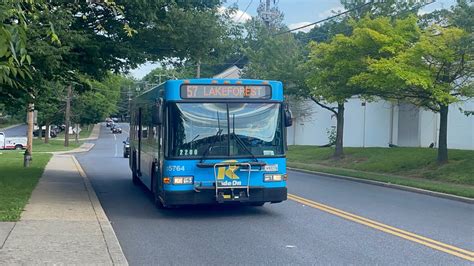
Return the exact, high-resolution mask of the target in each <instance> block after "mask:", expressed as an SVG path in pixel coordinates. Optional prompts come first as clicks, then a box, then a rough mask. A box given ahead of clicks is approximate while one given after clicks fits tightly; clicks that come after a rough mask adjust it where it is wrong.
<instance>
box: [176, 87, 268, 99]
mask: <svg viewBox="0 0 474 266" xmlns="http://www.w3.org/2000/svg"><path fill="white" fill-rule="evenodd" d="M271 96H272V91H271V89H270V86H268V85H182V86H181V98H186V99H220V98H223V99H224V98H225V99H255V100H259V99H270V98H271Z"/></svg>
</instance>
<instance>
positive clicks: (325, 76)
mask: <svg viewBox="0 0 474 266" xmlns="http://www.w3.org/2000/svg"><path fill="white" fill-rule="evenodd" d="M352 26H353V31H352V34H351V35H350V36H345V35H342V34H338V35H336V36H334V37H333V38H332V39H331V41H330V42H329V43H324V42H323V43H316V42H312V43H310V45H309V49H310V54H309V57H308V61H307V62H306V63H305V66H304V68H305V70H306V72H307V73H308V74H307V77H306V82H307V85H308V86H309V88H310V95H311V97H312V99H313V100H314V102H316V104H318V105H319V106H320V107H322V108H324V109H327V110H329V111H331V112H332V113H334V115H335V116H336V119H337V127H336V149H335V152H334V157H335V158H341V157H342V156H343V135H344V109H345V107H344V104H345V102H346V101H347V100H348V99H350V98H351V97H353V96H361V97H364V96H367V95H368V93H367V89H366V88H365V87H364V86H360V85H359V84H355V83H352V82H351V81H352V79H353V78H354V77H355V76H358V75H360V74H361V73H364V72H365V71H366V69H367V67H368V63H369V62H370V61H371V60H375V59H382V58H390V57H392V56H393V55H394V54H395V53H396V52H397V51H398V50H400V49H401V48H404V47H407V46H409V45H410V44H411V42H412V41H413V39H416V38H417V36H418V30H417V27H416V18H415V17H409V18H407V19H403V20H394V21H393V20H390V19H389V18H382V17H380V18H376V19H371V18H369V17H365V18H363V19H361V20H359V21H357V22H355V21H353V22H352ZM328 104H336V105H337V107H334V106H333V105H328Z"/></svg>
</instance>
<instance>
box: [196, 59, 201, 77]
mask: <svg viewBox="0 0 474 266" xmlns="http://www.w3.org/2000/svg"><path fill="white" fill-rule="evenodd" d="M200 77H201V60H198V62H197V65H196V78H200Z"/></svg>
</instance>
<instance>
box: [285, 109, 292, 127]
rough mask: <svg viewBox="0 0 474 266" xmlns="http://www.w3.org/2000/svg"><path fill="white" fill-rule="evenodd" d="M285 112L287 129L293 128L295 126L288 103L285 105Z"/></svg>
mask: <svg viewBox="0 0 474 266" xmlns="http://www.w3.org/2000/svg"><path fill="white" fill-rule="evenodd" d="M283 112H284V119H285V121H284V122H285V127H291V126H292V125H293V115H292V114H291V110H290V107H289V106H288V104H287V103H284V104H283Z"/></svg>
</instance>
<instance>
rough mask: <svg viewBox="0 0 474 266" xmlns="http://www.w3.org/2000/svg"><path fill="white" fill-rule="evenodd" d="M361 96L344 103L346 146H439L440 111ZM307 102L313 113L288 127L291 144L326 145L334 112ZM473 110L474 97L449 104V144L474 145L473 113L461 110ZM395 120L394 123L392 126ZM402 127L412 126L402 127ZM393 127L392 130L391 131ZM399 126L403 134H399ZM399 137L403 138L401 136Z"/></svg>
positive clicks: (333, 122) (469, 147) (471, 146)
mask: <svg viewBox="0 0 474 266" xmlns="http://www.w3.org/2000/svg"><path fill="white" fill-rule="evenodd" d="M362 103H363V102H362V101H361V100H360V99H358V98H353V99H350V100H349V101H348V102H347V103H346V105H345V120H344V146H346V147H387V146H388V144H389V143H390V133H392V136H391V137H392V143H393V144H397V145H401V146H405V145H409V146H414V147H428V146H429V145H430V144H431V143H435V147H437V142H438V141H437V140H438V130H439V115H438V114H436V113H433V112H431V111H427V110H420V109H417V108H411V109H410V108H408V109H407V106H406V105H405V106H404V105H402V106H401V107H400V106H397V105H395V106H394V107H393V112H392V104H391V103H389V102H386V101H377V102H368V103H366V105H365V106H363V104H362ZM307 104H308V105H310V106H312V108H313V109H314V111H313V114H312V115H311V116H310V117H308V118H306V120H304V121H299V120H297V119H296V120H295V121H294V125H293V126H292V127H290V128H288V144H289V145H293V144H296V145H325V144H327V143H328V134H327V132H326V131H327V130H328V129H330V128H331V127H335V125H336V118H335V117H334V115H333V114H332V113H331V112H330V111H328V110H326V109H323V108H321V107H319V106H318V105H316V104H315V103H313V102H311V101H309V102H308V103H307ZM460 107H461V108H462V109H463V110H470V111H473V110H474V100H470V101H468V102H462V103H458V104H453V105H451V106H450V108H449V117H448V147H449V148H452V149H471V150H472V149H474V116H473V115H471V116H469V117H467V116H465V115H464V114H462V113H461V112H460V111H459V108H460ZM391 123H393V126H391ZM400 127H412V128H411V129H410V128H400ZM390 129H392V132H390ZM400 130H401V131H402V132H403V134H404V135H403V136H399V134H400ZM400 137H402V138H404V139H400Z"/></svg>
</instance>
